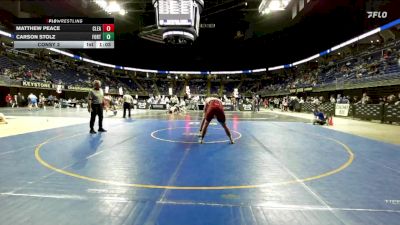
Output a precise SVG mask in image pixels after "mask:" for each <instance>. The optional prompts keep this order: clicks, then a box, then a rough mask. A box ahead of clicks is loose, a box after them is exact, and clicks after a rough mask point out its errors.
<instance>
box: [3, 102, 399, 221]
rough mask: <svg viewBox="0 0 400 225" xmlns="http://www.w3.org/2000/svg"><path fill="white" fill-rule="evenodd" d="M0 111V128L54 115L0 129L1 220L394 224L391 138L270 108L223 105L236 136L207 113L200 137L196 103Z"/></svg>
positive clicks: (395, 166)
mask: <svg viewBox="0 0 400 225" xmlns="http://www.w3.org/2000/svg"><path fill="white" fill-rule="evenodd" d="M1 111H2V112H3V113H5V114H6V115H8V116H10V120H9V122H10V123H9V124H7V125H0V130H2V131H3V132H4V129H7V127H6V126H9V125H10V127H11V128H12V123H14V124H15V123H17V121H21V120H23V118H25V120H23V121H25V122H24V123H23V124H19V125H18V126H23V127H29V126H30V123H29V121H32V123H34V121H36V120H39V121H42V118H46V121H49V118H50V120H51V123H56V124H57V127H56V128H52V129H43V130H40V127H46V126H47V125H46V122H44V120H43V122H41V123H39V124H38V125H35V126H38V127H37V129H38V131H35V132H29V133H24V132H23V130H24V128H21V130H22V131H21V132H20V133H21V134H18V135H11V136H7V135H4V136H6V137H2V138H0V146H1V147H0V224H2V225H19V224H34V225H36V224H37V225H39V224H40V225H47V224H49V225H50V224H51V225H54V224H60V225H64V224H71V225H76V224H85V225H90V224H96V225H97V224H107V225H108V224H140V225H145V224H160V225H163V224H182V225H192V224H193V225H197V224H199V225H204V224H207V225H211V224H216V225H217V224H218V225H220V224H235V225H236V224H248V225H252V224H277V225H282V224H291V225H293V224H305V225H311V224H317V225H325V224H363V225H365V224H385V225H396V224H400V222H399V221H400V179H399V178H400V163H399V161H400V145H395V144H389V143H384V142H380V141H376V140H372V139H367V138H364V137H360V136H355V135H352V134H349V133H345V132H340V131H336V130H332V129H327V128H326V127H320V126H313V125H312V124H310V123H309V120H307V119H302V118H296V117H292V116H287V115H281V114H276V113H272V112H262V113H241V112H234V113H233V112H228V113H227V114H228V126H229V127H230V128H231V129H232V131H233V134H234V137H235V139H236V144H234V145H230V144H228V140H227V138H226V136H225V133H224V132H223V130H221V127H220V126H219V125H218V124H215V123H213V124H211V126H210V129H209V133H208V134H207V136H206V139H205V140H206V142H207V143H206V144H203V145H200V144H198V143H197V136H196V134H197V131H198V126H199V122H200V121H199V120H200V113H196V112H192V113H188V114H187V115H173V116H171V115H166V114H165V113H163V112H162V111H136V112H135V114H134V115H133V117H132V119H122V118H120V116H121V114H118V115H117V116H115V117H114V116H112V115H110V114H109V115H108V116H106V118H105V125H104V126H105V128H106V129H107V130H108V132H107V133H102V134H95V135H90V134H89V133H88V123H87V120H88V118H87V117H88V113H87V112H85V111H84V110H80V111H79V110H71V109H62V110H58V109H57V110H53V109H49V110H47V111H39V112H27V111H26V109H1ZM26 118H28V119H29V120H26ZM68 118H70V119H76V121H77V122H76V123H63V121H68ZM84 121H86V122H84ZM49 123H50V122H49ZM371 126H373V124H372V125H371ZM11 133H12V131H11V130H10V134H11Z"/></svg>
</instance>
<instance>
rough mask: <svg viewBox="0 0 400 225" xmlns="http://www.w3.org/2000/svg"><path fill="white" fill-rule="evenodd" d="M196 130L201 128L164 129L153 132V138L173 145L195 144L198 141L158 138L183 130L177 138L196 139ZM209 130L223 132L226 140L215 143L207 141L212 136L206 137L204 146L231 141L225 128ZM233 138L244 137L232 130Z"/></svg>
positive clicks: (211, 128) (215, 141) (210, 128)
mask: <svg viewBox="0 0 400 225" xmlns="http://www.w3.org/2000/svg"><path fill="white" fill-rule="evenodd" d="M194 129H196V131H197V130H198V129H199V127H172V128H164V129H159V130H155V131H153V132H151V134H150V135H151V137H152V138H154V139H157V140H160V141H166V142H172V143H185V144H195V143H198V142H197V141H187V140H179V139H176V140H173V139H166V138H162V137H160V136H158V134H160V133H162V132H165V131H171V130H178V131H179V130H183V133H182V132H180V133H181V134H179V133H177V134H178V135H177V137H178V138H180V137H184V136H194V137H196V138H197V137H198V136H197V134H198V133H196V132H194V131H193V130H194ZM187 130H190V132H187ZM208 130H220V131H221V132H222V135H223V136H224V138H225V139H223V140H213V141H207V139H211V138H212V137H211V135H206V137H205V141H204V144H216V143H228V142H229V139H227V137H226V134H225V131H224V129H223V128H213V127H209V128H208ZM231 133H232V136H233V140H235V141H236V140H238V139H240V138H241V137H242V134H241V133H240V132H238V131H235V130H231Z"/></svg>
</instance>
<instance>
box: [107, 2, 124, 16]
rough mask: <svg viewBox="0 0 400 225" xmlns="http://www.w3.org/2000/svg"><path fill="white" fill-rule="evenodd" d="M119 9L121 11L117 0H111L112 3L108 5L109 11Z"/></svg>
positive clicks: (117, 10)
mask: <svg viewBox="0 0 400 225" xmlns="http://www.w3.org/2000/svg"><path fill="white" fill-rule="evenodd" d="M119 11H121V6H120V5H119V4H118V3H117V2H115V1H112V2H110V4H109V5H108V7H107V12H111V13H113V12H119Z"/></svg>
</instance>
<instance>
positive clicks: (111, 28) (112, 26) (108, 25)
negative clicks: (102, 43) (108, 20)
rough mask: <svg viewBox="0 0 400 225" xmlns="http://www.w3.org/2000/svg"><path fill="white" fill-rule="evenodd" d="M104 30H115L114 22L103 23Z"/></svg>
mask: <svg viewBox="0 0 400 225" xmlns="http://www.w3.org/2000/svg"><path fill="white" fill-rule="evenodd" d="M103 32H114V24H103Z"/></svg>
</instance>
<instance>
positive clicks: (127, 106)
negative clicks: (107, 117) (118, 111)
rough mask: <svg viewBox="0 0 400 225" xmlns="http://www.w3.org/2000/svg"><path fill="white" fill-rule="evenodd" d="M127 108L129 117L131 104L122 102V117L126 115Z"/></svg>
mask: <svg viewBox="0 0 400 225" xmlns="http://www.w3.org/2000/svg"><path fill="white" fill-rule="evenodd" d="M127 109H128V113H129V117H131V104H129V103H127V102H124V118H125V116H126V110H127Z"/></svg>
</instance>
